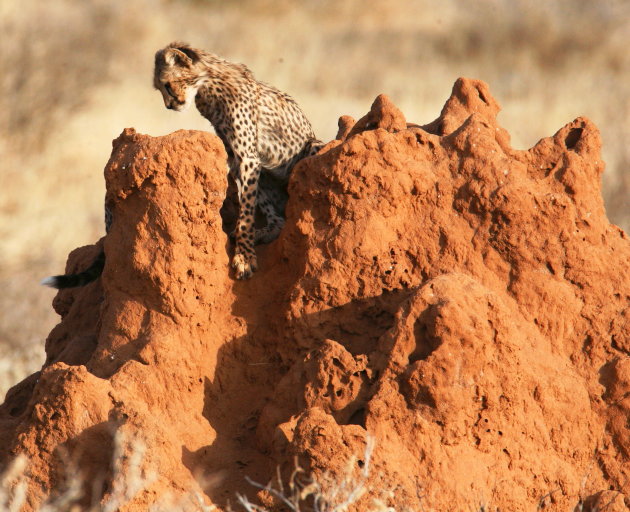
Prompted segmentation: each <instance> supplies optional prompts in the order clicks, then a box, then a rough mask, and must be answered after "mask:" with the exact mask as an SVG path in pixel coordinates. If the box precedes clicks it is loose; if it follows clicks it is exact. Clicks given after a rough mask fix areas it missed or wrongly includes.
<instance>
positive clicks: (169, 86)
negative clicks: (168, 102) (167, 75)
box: [164, 84, 176, 98]
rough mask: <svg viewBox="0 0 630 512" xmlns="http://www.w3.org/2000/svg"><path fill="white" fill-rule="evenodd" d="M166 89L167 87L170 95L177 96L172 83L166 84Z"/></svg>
mask: <svg viewBox="0 0 630 512" xmlns="http://www.w3.org/2000/svg"><path fill="white" fill-rule="evenodd" d="M164 89H166V92H167V93H168V95H169V96H171V97H173V98H175V97H176V96H175V93H174V92H173V88H172V87H171V84H164Z"/></svg>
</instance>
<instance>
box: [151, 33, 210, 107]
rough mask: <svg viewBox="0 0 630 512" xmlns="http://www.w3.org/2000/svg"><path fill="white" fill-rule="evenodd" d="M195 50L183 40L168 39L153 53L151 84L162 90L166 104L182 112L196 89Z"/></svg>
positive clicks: (196, 59) (196, 57)
mask: <svg viewBox="0 0 630 512" xmlns="http://www.w3.org/2000/svg"><path fill="white" fill-rule="evenodd" d="M199 62H200V56H199V53H198V50H195V49H194V48H191V47H190V46H188V45H187V44H185V43H171V44H169V45H168V46H167V47H166V48H163V49H162V50H159V51H158V52H157V53H156V54H155V71H154V73H153V86H154V87H155V88H156V89H157V90H158V91H160V92H161V93H162V98H163V99H164V106H165V107H166V108H169V109H172V110H177V111H178V112H183V111H184V110H186V109H187V108H188V107H189V106H190V105H191V103H192V102H193V101H194V99H195V96H196V95H197V89H199V85H200V84H199V80H200V77H199V72H198V69H197V64H198V63H199Z"/></svg>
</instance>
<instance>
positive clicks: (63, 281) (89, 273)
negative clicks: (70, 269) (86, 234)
mask: <svg viewBox="0 0 630 512" xmlns="http://www.w3.org/2000/svg"><path fill="white" fill-rule="evenodd" d="M104 266H105V251H101V252H100V253H99V254H98V256H97V257H96V259H95V260H94V262H92V264H91V265H90V266H89V267H88V268H87V269H86V270H84V271H83V272H79V273H78V274H66V275H61V276H51V277H47V278H46V279H43V280H42V282H41V284H43V285H44V286H50V287H51V288H58V289H62V288H74V287H76V286H85V285H86V284H88V283H91V282H92V281H94V280H96V279H97V278H98V277H99V276H100V275H101V274H102V273H103V267H104Z"/></svg>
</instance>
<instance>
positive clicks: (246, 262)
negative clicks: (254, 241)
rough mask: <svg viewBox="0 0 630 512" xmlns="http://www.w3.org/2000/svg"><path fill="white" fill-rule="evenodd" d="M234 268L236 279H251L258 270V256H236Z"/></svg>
mask: <svg viewBox="0 0 630 512" xmlns="http://www.w3.org/2000/svg"><path fill="white" fill-rule="evenodd" d="M232 268H234V269H235V270H236V279H249V278H250V277H252V274H253V273H254V272H256V269H257V268H258V262H257V260H256V255H255V254H251V255H249V256H247V255H246V254H242V253H239V254H235V255H234V258H233V259H232Z"/></svg>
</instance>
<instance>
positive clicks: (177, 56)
mask: <svg viewBox="0 0 630 512" xmlns="http://www.w3.org/2000/svg"><path fill="white" fill-rule="evenodd" d="M164 60H165V61H166V63H167V64H168V65H169V66H183V67H186V68H189V67H190V66H192V59H191V58H190V57H189V56H188V55H186V54H185V53H184V52H183V51H181V50H178V49H177V48H167V49H166V51H165V52H164Z"/></svg>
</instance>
